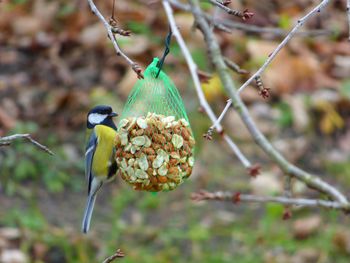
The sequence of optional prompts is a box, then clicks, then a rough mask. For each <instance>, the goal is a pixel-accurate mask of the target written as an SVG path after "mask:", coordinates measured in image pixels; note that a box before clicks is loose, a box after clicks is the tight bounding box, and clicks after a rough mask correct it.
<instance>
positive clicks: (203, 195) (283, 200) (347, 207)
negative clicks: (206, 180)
mask: <svg viewBox="0 0 350 263" xmlns="http://www.w3.org/2000/svg"><path fill="white" fill-rule="evenodd" d="M192 199H193V200H194V201H203V200H218V201H229V202H234V203H238V202H255V203H278V204H282V205H294V206H299V207H323V208H332V209H338V210H344V211H345V212H349V211H350V204H349V203H348V204H343V203H341V202H335V201H327V200H322V199H306V198H289V197H285V196H277V197H274V196H256V195H248V194H240V193H232V192H222V191H219V192H207V191H204V190H203V191H200V192H198V193H193V194H192Z"/></svg>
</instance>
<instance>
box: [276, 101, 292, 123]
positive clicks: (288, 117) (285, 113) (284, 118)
mask: <svg viewBox="0 0 350 263" xmlns="http://www.w3.org/2000/svg"><path fill="white" fill-rule="evenodd" d="M275 107H276V108H277V109H278V110H279V112H280V115H279V118H278V119H277V123H278V125H279V126H280V127H283V128H286V127H290V126H291V125H292V124H293V112H292V109H291V107H290V106H289V104H287V103H285V102H280V103H278V104H276V105H275Z"/></svg>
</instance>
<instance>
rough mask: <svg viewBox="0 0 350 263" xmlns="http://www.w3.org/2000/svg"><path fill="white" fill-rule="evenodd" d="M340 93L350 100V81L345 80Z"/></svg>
mask: <svg viewBox="0 0 350 263" xmlns="http://www.w3.org/2000/svg"><path fill="white" fill-rule="evenodd" d="M340 93H341V94H342V95H343V96H344V97H345V98H348V99H350V79H347V80H345V81H344V82H343V83H342V85H341V88H340Z"/></svg>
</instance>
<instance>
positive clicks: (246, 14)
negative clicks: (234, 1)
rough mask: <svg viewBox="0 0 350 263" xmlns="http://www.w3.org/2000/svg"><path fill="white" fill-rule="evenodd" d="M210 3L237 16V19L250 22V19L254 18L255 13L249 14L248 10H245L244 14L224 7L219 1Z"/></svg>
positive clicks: (214, 0)
mask: <svg viewBox="0 0 350 263" xmlns="http://www.w3.org/2000/svg"><path fill="white" fill-rule="evenodd" d="M209 2H210V3H211V4H212V5H214V6H216V7H219V8H220V9H222V10H224V11H225V12H226V13H227V14H229V15H233V16H237V17H239V18H241V19H242V20H248V19H249V18H251V17H252V16H253V13H252V12H249V11H248V10H244V11H243V12H242V11H238V10H234V9H231V8H229V7H228V6H226V5H223V4H222V3H221V2H219V1H217V0H209Z"/></svg>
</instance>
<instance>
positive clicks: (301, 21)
mask: <svg viewBox="0 0 350 263" xmlns="http://www.w3.org/2000/svg"><path fill="white" fill-rule="evenodd" d="M328 3H329V0H323V1H322V2H321V3H320V4H319V5H317V6H316V7H314V8H313V9H312V10H311V11H310V12H309V13H307V14H306V15H305V16H304V17H302V18H301V19H299V20H298V21H297V23H296V25H295V26H294V27H293V29H292V30H291V31H290V32H289V33H288V35H287V36H286V37H285V38H284V39H283V40H282V42H281V43H280V44H279V45H278V46H277V48H276V49H275V50H274V51H273V52H272V53H271V54H269V56H268V58H267V60H266V61H265V62H264V64H263V65H262V66H261V67H260V68H259V69H258V71H257V72H255V73H254V74H253V75H252V76H251V77H250V78H249V79H248V80H247V81H246V82H245V83H244V84H243V85H242V86H241V87H240V88H239V89H238V93H240V92H242V90H244V88H246V87H247V86H248V85H249V84H250V83H251V82H252V81H253V80H254V79H255V78H256V77H257V76H261V74H262V73H263V72H264V71H265V69H266V68H267V66H268V65H270V63H271V62H272V61H273V59H274V58H275V57H276V55H277V54H278V52H279V51H280V50H281V49H282V48H283V47H284V46H285V45H287V43H288V42H289V40H291V39H292V37H293V36H294V35H295V34H296V32H297V31H298V30H299V28H301V27H302V26H303V25H304V24H305V22H306V21H307V20H308V19H310V18H311V17H313V16H314V15H315V14H316V13H319V12H321V9H322V8H324V7H325V6H326V5H327V4H328Z"/></svg>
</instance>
